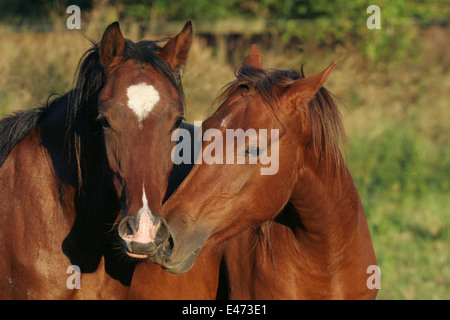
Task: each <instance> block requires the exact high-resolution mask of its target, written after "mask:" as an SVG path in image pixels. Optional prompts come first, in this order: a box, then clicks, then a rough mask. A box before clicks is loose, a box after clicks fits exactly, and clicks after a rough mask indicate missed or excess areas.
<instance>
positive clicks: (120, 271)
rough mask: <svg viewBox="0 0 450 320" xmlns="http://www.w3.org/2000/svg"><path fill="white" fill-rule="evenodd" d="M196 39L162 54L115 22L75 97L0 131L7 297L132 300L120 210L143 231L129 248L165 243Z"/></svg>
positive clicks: (177, 42)
mask: <svg viewBox="0 0 450 320" xmlns="http://www.w3.org/2000/svg"><path fill="white" fill-rule="evenodd" d="M191 38H192V27H191V23H190V22H188V23H186V25H185V27H184V28H183V30H182V31H181V32H180V33H179V34H178V35H177V36H176V37H174V38H172V39H171V40H169V41H168V42H167V43H166V45H165V46H164V47H160V46H159V45H158V41H140V42H138V43H134V42H132V41H130V40H128V39H124V37H123V35H122V33H121V31H120V28H119V24H118V23H117V22H115V23H113V24H111V25H110V26H109V27H108V28H107V29H106V30H105V32H104V35H103V38H102V40H101V42H100V43H99V44H94V45H93V47H92V48H91V49H89V50H88V51H87V52H86V53H85V54H84V55H83V57H82V59H81V60H80V63H79V70H78V76H77V79H76V86H75V88H74V89H73V90H71V91H69V92H68V93H66V94H64V95H62V96H60V97H58V98H56V99H54V100H53V101H51V102H47V104H46V105H45V106H43V107H40V108H36V109H32V110H30V111H25V112H20V113H18V114H16V115H14V116H11V117H9V118H6V119H4V120H2V121H1V122H0V180H1V192H0V241H1V244H2V246H1V249H0V257H1V259H0V299H11V298H12V299H68V298H72V299H77V298H89V299H94V298H106V299H112V298H124V297H126V295H127V293H128V288H127V287H126V285H129V283H130V281H131V275H132V272H133V268H134V265H133V264H132V263H130V259H129V258H128V257H127V256H125V255H123V256H122V257H120V255H118V252H119V251H118V250H117V248H114V246H117V243H115V244H111V236H112V235H115V234H116V233H115V232H111V228H112V226H113V224H114V222H115V221H116V219H117V217H118V214H119V212H120V211H121V210H122V211H124V212H128V213H130V212H134V213H139V217H138V218H137V219H135V220H133V221H131V220H130V221H128V224H129V226H130V228H133V229H136V228H138V227H139V226H141V227H142V225H145V226H147V227H148V230H147V231H142V232H141V234H140V235H139V237H136V238H133V237H128V238H126V242H125V243H126V246H127V247H129V246H131V247H133V246H137V247H138V246H139V240H140V239H141V238H144V239H146V237H149V234H150V233H151V234H152V236H153V237H160V233H162V234H163V235H164V237H166V236H165V234H167V230H166V229H165V228H164V227H163V226H162V224H161V222H160V219H159V218H158V214H159V212H160V208H161V205H162V201H163V197H164V195H165V193H166V188H167V183H168V182H167V181H168V177H169V174H170V171H171V169H172V161H171V158H170V157H171V150H172V148H173V146H174V142H173V141H172V140H171V132H172V131H173V130H175V129H176V128H177V127H178V126H179V125H180V124H181V121H182V117H183V91H182V87H181V81H180V77H179V68H180V67H181V66H183V65H184V64H185V61H186V59H187V55H188V51H189V48H190V44H191ZM157 226H158V227H157ZM141 229H143V228H141ZM120 252H122V250H120ZM122 254H123V253H122ZM127 259H128V260H127ZM105 269H106V270H105ZM76 272H81V274H80V273H78V274H77V273H76ZM77 276H78V277H79V278H78V279H77V278H76V277H77Z"/></svg>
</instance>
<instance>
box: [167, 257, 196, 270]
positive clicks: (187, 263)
mask: <svg viewBox="0 0 450 320" xmlns="http://www.w3.org/2000/svg"><path fill="white" fill-rule="evenodd" d="M195 258H196V257H195V256H194V255H191V256H189V257H188V258H187V259H186V260H184V261H183V262H182V263H180V264H176V265H166V264H161V266H162V268H163V269H164V270H166V271H169V272H170V273H174V274H182V273H186V272H188V271H189V270H191V268H192V267H193V266H194V262H195Z"/></svg>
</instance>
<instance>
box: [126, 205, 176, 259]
mask: <svg viewBox="0 0 450 320" xmlns="http://www.w3.org/2000/svg"><path fill="white" fill-rule="evenodd" d="M118 231H119V236H120V237H121V238H122V240H123V241H124V247H125V251H126V253H127V254H128V255H129V256H131V257H133V258H139V259H147V258H150V257H152V256H154V255H155V254H156V253H157V252H158V251H160V250H163V251H167V250H170V241H169V240H170V239H169V231H168V228H167V223H166V221H165V220H164V218H162V217H155V216H153V215H152V214H151V213H150V212H149V211H148V210H141V211H140V212H139V213H138V214H137V215H136V216H126V217H125V218H124V219H122V221H121V222H120V224H119V228H118Z"/></svg>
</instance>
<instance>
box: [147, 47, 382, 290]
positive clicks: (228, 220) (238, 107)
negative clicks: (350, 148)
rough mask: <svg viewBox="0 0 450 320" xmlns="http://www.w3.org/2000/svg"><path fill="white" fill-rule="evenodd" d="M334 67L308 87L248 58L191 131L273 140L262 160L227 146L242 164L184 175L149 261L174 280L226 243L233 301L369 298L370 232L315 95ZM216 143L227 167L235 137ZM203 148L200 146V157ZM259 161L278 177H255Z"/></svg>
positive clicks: (327, 114) (320, 97) (334, 126)
mask: <svg viewBox="0 0 450 320" xmlns="http://www.w3.org/2000/svg"><path fill="white" fill-rule="evenodd" d="M334 66H335V63H333V64H331V65H330V66H329V67H328V68H327V69H326V70H324V71H322V72H321V73H318V74H315V75H313V76H309V77H304V76H303V72H298V71H295V70H287V71H282V70H265V69H263V68H262V57H261V54H260V52H259V50H258V49H257V48H256V46H253V47H252V49H251V51H250V53H249V55H248V56H247V58H246V59H245V60H244V62H243V64H242V66H241V68H240V70H239V71H238V73H237V79H236V80H235V81H233V82H232V83H230V84H229V85H228V86H227V87H226V89H225V90H224V92H223V94H222V95H221V96H220V97H219V99H220V100H219V101H222V104H221V105H220V107H219V108H218V110H217V111H216V113H214V114H213V115H212V116H211V117H210V118H209V119H208V120H206V121H205V122H204V123H203V125H202V127H203V130H204V131H206V130H207V129H211V128H214V129H217V130H219V131H220V132H221V133H222V134H223V137H225V132H226V130H228V129H238V128H242V129H244V130H247V129H250V128H254V129H256V130H261V129H266V130H271V131H272V130H275V132H277V133H278V135H274V136H272V135H271V136H270V137H266V140H268V147H267V148H264V147H262V146H261V143H260V142H259V143H257V144H255V143H250V142H246V143H244V144H241V145H240V146H239V145H238V147H237V148H236V150H234V153H233V154H232V155H231V156H232V157H234V158H235V159H240V158H242V159H245V160H246V164H243V165H242V164H241V165H236V164H230V163H228V164H218V163H213V164H206V163H200V164H196V165H195V166H194V167H193V168H192V170H191V172H190V173H189V175H188V176H187V178H186V179H185V180H184V181H183V182H182V183H181V185H180V186H179V188H178V189H177V190H176V191H175V192H174V194H173V195H172V196H171V197H170V198H169V199H168V200H167V202H166V203H165V204H164V205H163V216H164V218H165V220H166V223H167V225H168V228H169V233H170V236H169V238H168V240H167V241H166V244H165V245H164V246H163V247H161V248H160V250H159V254H156V255H154V256H153V257H152V260H153V261H155V262H156V263H158V264H160V265H162V266H163V267H164V268H165V269H167V270H169V271H171V272H174V273H183V272H186V271H188V270H189V269H190V268H192V266H193V264H194V261H195V260H196V257H197V256H200V255H201V252H200V254H199V251H200V250H201V249H202V247H208V248H211V247H214V246H215V245H218V244H221V243H222V245H223V244H224V241H225V240H227V239H228V241H227V242H226V243H225V264H226V270H227V276H228V281H229V290H230V291H229V294H230V298H232V299H353V298H356V299H371V298H375V296H376V293H377V291H376V290H374V289H370V288H368V285H367V279H368V274H367V273H366V272H367V268H368V267H369V266H371V265H375V264H376V260H375V254H374V250H373V246H372V242H371V237H370V232H369V229H368V226H367V222H366V218H365V214H364V210H363V207H362V204H361V201H360V198H359V195H358V191H357V189H356V187H355V184H354V182H353V179H352V177H351V175H350V173H349V171H348V169H347V167H346V165H345V162H344V159H343V156H342V154H341V151H340V146H341V144H342V142H345V134H344V131H343V126H342V122H341V118H340V113H339V110H338V108H337V106H336V104H335V103H334V101H333V99H332V97H331V95H330V93H329V92H328V91H327V90H326V89H325V88H323V87H322V85H323V84H324V83H325V81H326V79H327V77H328V76H329V74H330V72H331V71H332V69H333V68H334ZM274 137H275V138H274ZM223 139H224V143H223V145H224V146H223V154H226V156H227V157H229V156H230V155H229V154H227V153H226V146H228V145H233V144H234V137H233V141H228V140H226V139H225V138H223ZM260 139H261V137H260ZM212 143H213V142H211V141H204V142H203V145H202V150H203V152H205V150H206V148H208V147H209V146H210V145H211V144H212ZM219 150H220V149H219ZM269 154H270V155H271V157H272V158H275V159H277V160H278V162H277V170H276V173H275V174H267V175H263V174H262V171H261V169H263V168H265V167H267V165H266V164H263V163H262V160H261V159H262V157H264V156H265V157H267V156H268V155H269ZM250 160H253V162H256V164H251V163H249V162H250ZM255 160H257V161H255ZM224 163H225V162H224ZM205 187H206V188H207V189H205ZM206 190H207V192H206ZM202 251H203V250H202ZM194 268H195V266H194Z"/></svg>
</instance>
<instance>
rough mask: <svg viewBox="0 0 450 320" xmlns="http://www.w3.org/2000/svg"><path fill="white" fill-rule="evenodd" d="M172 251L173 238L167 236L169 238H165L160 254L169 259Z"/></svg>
mask: <svg viewBox="0 0 450 320" xmlns="http://www.w3.org/2000/svg"><path fill="white" fill-rule="evenodd" d="M172 251H173V238H172V235H169V238H167V240H166V241H164V244H163V248H162V253H163V255H165V256H166V257H169V256H170V255H171V254H172Z"/></svg>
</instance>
